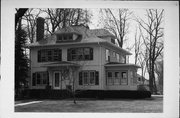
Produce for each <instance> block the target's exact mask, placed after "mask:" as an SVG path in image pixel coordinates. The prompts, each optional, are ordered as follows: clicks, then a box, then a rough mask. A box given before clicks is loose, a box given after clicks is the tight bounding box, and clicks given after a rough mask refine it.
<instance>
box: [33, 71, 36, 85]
mask: <svg viewBox="0 0 180 118" xmlns="http://www.w3.org/2000/svg"><path fill="white" fill-rule="evenodd" d="M32 85H33V86H36V73H33V79H32Z"/></svg>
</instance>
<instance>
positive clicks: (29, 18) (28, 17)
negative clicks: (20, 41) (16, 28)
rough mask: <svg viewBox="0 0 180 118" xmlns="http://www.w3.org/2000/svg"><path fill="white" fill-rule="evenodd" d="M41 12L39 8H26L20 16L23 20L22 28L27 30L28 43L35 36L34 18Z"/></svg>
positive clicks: (31, 41)
mask: <svg viewBox="0 0 180 118" xmlns="http://www.w3.org/2000/svg"><path fill="white" fill-rule="evenodd" d="M40 14H41V11H40V10H39V9H33V8H31V9H28V10H27V11H26V13H25V14H24V16H23V17H22V19H23V20H24V21H26V22H25V24H24V26H25V27H24V28H25V29H26V31H27V37H28V39H29V42H30V43H33V41H34V40H35V36H36V19H37V18H38V17H39V15H40Z"/></svg>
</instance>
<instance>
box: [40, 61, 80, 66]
mask: <svg viewBox="0 0 180 118" xmlns="http://www.w3.org/2000/svg"><path fill="white" fill-rule="evenodd" d="M59 66H61V67H62V66H70V67H79V66H80V65H79V64H76V63H72V62H67V61H60V62H53V63H49V64H44V65H43V67H59Z"/></svg>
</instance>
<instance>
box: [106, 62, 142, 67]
mask: <svg viewBox="0 0 180 118" xmlns="http://www.w3.org/2000/svg"><path fill="white" fill-rule="evenodd" d="M104 66H105V67H135V68H141V67H140V66H138V65H136V64H125V63H118V62H110V63H107V64H105V65H104Z"/></svg>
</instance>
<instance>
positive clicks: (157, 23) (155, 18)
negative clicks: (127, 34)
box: [136, 9, 164, 93]
mask: <svg viewBox="0 0 180 118" xmlns="http://www.w3.org/2000/svg"><path fill="white" fill-rule="evenodd" d="M163 13H164V10H157V9H148V10H146V18H147V19H146V20H142V19H141V18H137V19H136V21H137V22H138V24H139V25H140V26H141V28H140V32H141V34H143V35H142V38H143V41H144V44H145V46H146V50H147V55H146V56H147V58H148V59H147V62H146V65H147V69H148V73H149V87H150V91H151V92H155V93H157V87H156V82H155V72H154V71H155V70H154V68H155V61H156V60H157V58H158V56H159V55H160V54H161V53H162V51H163V34H164V32H163V26H162V25H163V18H164V15H163Z"/></svg>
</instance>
